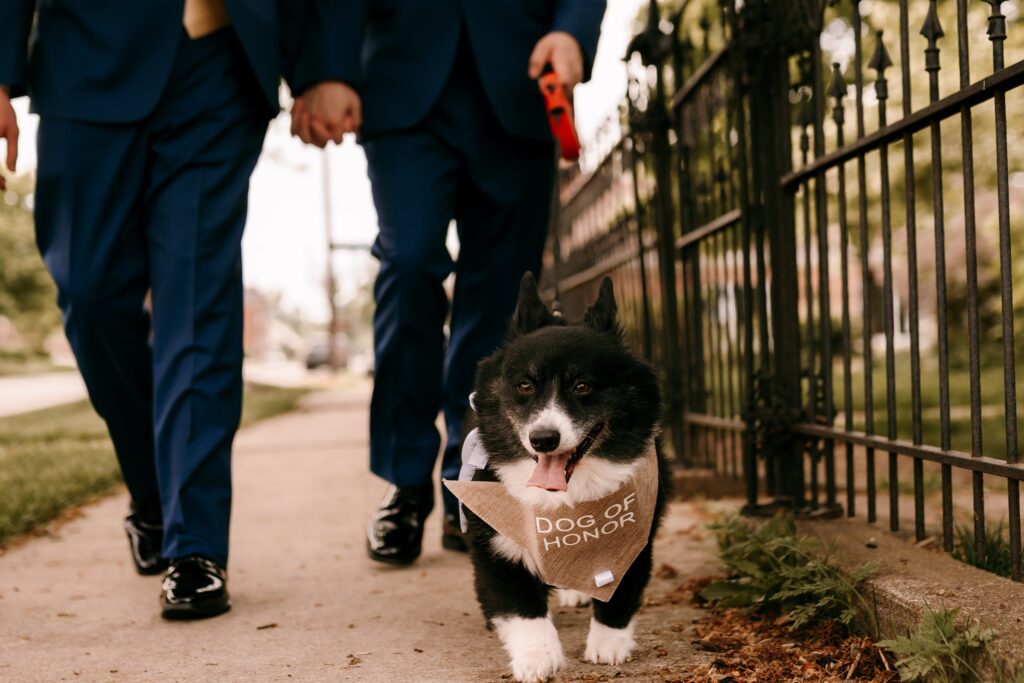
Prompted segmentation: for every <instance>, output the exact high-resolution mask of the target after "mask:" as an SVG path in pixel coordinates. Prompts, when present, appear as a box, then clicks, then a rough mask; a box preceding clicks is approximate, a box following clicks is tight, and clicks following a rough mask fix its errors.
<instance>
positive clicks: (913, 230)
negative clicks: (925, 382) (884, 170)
mask: <svg viewBox="0 0 1024 683" xmlns="http://www.w3.org/2000/svg"><path fill="white" fill-rule="evenodd" d="M900 72H901V74H902V79H901V82H902V90H903V92H902V95H903V96H902V100H903V116H904V117H907V116H910V113H911V111H912V110H913V107H912V102H911V89H910V15H909V11H908V9H907V0H900ZM903 179H904V185H905V192H906V203H907V206H906V209H907V276H908V277H907V279H908V298H909V301H908V309H909V314H910V396H911V398H910V410H911V422H912V436H911V439H912V440H913V442H914V444H915V445H920V444H921V442H922V440H923V437H922V434H921V344H920V332H919V325H918V290H917V205H916V202H917V192H916V187H917V184H916V182H915V180H914V136H913V135H912V134H911V133H906V134H904V136H903ZM913 464H914V536H915V537H916V538H917V540H918V541H922V540H924V537H925V528H924V462H923V461H922V460H921V458H914V461H913Z"/></svg>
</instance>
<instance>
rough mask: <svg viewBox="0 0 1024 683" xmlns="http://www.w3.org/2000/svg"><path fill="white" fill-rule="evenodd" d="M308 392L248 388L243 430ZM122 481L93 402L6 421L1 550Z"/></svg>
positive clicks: (1, 426) (0, 431)
mask: <svg viewBox="0 0 1024 683" xmlns="http://www.w3.org/2000/svg"><path fill="white" fill-rule="evenodd" d="M305 393H306V391H305V390H304V389H279V388H276V387H267V386H247V387H246V390H245V408H244V411H243V415H242V425H243V426H245V425H249V424H252V423H254V422H258V421H259V420H263V419H266V418H268V417H272V416H274V415H278V414H280V413H283V412H287V411H289V410H291V409H292V408H294V407H295V405H296V403H298V400H299V399H300V398H301V397H302V396H303V395H304V394H305ZM120 481H121V473H120V471H119V470H118V467H117V460H116V459H115V458H114V451H113V447H112V445H111V443H110V439H109V438H108V437H107V430H106V427H105V425H104V424H103V421H102V420H101V419H100V418H99V417H98V416H97V415H96V413H95V412H94V411H93V409H92V406H90V405H89V403H88V402H87V401H81V402H78V403H73V404H69V405H65V406H59V407H56V408H47V409H45V410H38V411H35V412H32V413H26V414H24V415H16V416H13V417H7V418H2V419H0V547H2V546H3V545H4V544H6V543H7V542H9V541H11V540H12V539H14V538H15V537H17V536H19V535H21V534H24V533H26V532H28V531H30V530H31V529H33V528H34V527H36V526H39V525H40V524H44V523H46V522H48V521H50V520H52V519H54V518H55V517H57V516H58V515H59V514H60V513H61V512H63V511H64V510H66V509H68V508H70V507H73V506H75V505H79V504H81V503H83V502H86V501H88V500H90V499H92V498H95V497H97V496H100V495H102V494H104V493H107V492H108V491H110V490H111V489H112V488H114V487H115V486H116V485H117V484H118V483H119V482H120Z"/></svg>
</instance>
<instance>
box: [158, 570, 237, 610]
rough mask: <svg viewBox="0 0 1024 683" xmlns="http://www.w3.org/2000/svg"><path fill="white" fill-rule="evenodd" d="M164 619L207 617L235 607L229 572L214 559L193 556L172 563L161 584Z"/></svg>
mask: <svg viewBox="0 0 1024 683" xmlns="http://www.w3.org/2000/svg"><path fill="white" fill-rule="evenodd" d="M160 603H161V604H162V605H163V617H164V619H206V618H207V617H215V616H217V615H218V614H224V613H225V612H227V611H228V610H229V609H231V602H230V601H229V599H228V576H227V572H226V571H225V570H224V568H223V567H221V566H220V565H219V564H217V563H216V562H214V561H213V560H209V559H207V558H205V557H203V556H201V555H189V556H188V557H183V558H181V559H178V560H174V561H172V562H171V566H170V568H169V569H168V570H167V575H166V576H164V582H163V585H162V586H161V587H160Z"/></svg>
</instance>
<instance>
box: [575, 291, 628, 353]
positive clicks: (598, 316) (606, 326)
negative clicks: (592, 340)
mask: <svg viewBox="0 0 1024 683" xmlns="http://www.w3.org/2000/svg"><path fill="white" fill-rule="evenodd" d="M618 310H619V308H618V306H617V305H616V304H615V291H614V289H613V288H612V280H611V278H608V277H606V278H605V279H604V280H602V281H601V291H600V292H598V294H597V301H595V302H594V303H593V304H591V305H590V308H588V309H587V310H586V312H585V313H584V314H583V324H584V325H586V326H587V327H589V328H590V329H592V330H594V331H595V332H600V333H601V334H610V335H611V336H613V337H615V339H617V340H618V341H622V326H621V325H619V319H618V316H617V313H618Z"/></svg>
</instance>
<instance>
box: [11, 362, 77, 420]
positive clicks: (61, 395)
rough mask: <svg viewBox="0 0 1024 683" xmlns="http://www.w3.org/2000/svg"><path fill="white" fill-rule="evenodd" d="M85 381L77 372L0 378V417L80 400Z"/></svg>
mask: <svg viewBox="0 0 1024 683" xmlns="http://www.w3.org/2000/svg"><path fill="white" fill-rule="evenodd" d="M84 398H85V384H84V383H83V382H82V376H81V375H79V374H78V371H77V370H76V371H70V370H69V371H67V372H50V373H46V374H43V375H25V376H24V377H21V376H16V377H0V417H3V416H5V415H17V414H19V413H27V412H29V411H32V410H39V409H40V408H49V407H51V406H57V405H61V404H63V403H71V402H72V401H81V400H82V399H84Z"/></svg>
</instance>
